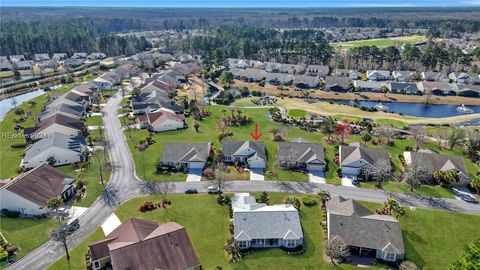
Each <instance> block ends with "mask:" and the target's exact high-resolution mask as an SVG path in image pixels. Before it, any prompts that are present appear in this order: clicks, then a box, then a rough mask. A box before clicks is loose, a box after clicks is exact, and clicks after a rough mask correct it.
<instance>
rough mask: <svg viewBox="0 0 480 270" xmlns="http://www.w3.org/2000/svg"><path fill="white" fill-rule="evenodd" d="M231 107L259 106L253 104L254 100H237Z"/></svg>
mask: <svg viewBox="0 0 480 270" xmlns="http://www.w3.org/2000/svg"><path fill="white" fill-rule="evenodd" d="M230 105H231V106H245V107H249V106H258V105H257V104H255V103H253V102H252V98H241V99H235V100H234V101H233V102H232V103H231V104H230Z"/></svg>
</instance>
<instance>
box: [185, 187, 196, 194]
mask: <svg viewBox="0 0 480 270" xmlns="http://www.w3.org/2000/svg"><path fill="white" fill-rule="evenodd" d="M197 193H198V190H196V189H194V188H189V189H187V190H185V194H197Z"/></svg>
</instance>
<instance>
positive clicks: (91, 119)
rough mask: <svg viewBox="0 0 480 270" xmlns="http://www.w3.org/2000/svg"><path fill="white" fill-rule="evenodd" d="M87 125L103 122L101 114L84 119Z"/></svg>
mask: <svg viewBox="0 0 480 270" xmlns="http://www.w3.org/2000/svg"><path fill="white" fill-rule="evenodd" d="M86 123H87V126H100V125H102V124H103V120H102V117H101V116H97V115H96V116H90V117H88V118H87V119H86Z"/></svg>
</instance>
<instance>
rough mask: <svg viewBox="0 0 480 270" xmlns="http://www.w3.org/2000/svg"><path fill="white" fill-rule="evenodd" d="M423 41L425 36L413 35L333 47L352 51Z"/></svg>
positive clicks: (351, 42)
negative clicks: (363, 47)
mask: <svg viewBox="0 0 480 270" xmlns="http://www.w3.org/2000/svg"><path fill="white" fill-rule="evenodd" d="M423 40H425V37H424V36H419V35H413V36H405V37H396V38H375V39H367V40H357V41H347V42H339V43H334V44H332V45H333V46H335V47H339V48H342V49H351V48H355V47H362V46H377V47H388V46H394V45H397V44H401V45H405V44H411V43H417V42H421V41H423Z"/></svg>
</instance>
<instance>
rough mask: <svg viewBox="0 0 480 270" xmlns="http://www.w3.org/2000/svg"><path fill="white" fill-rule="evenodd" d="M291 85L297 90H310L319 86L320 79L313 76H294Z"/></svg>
mask: <svg viewBox="0 0 480 270" xmlns="http://www.w3.org/2000/svg"><path fill="white" fill-rule="evenodd" d="M292 84H293V86H295V87H297V88H301V89H312V88H317V87H318V86H319V85H320V79H319V78H318V77H314V76H305V75H296V76H295V78H293V82H292Z"/></svg>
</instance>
